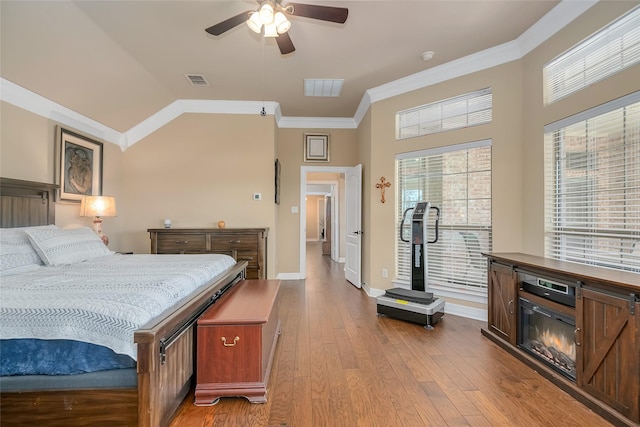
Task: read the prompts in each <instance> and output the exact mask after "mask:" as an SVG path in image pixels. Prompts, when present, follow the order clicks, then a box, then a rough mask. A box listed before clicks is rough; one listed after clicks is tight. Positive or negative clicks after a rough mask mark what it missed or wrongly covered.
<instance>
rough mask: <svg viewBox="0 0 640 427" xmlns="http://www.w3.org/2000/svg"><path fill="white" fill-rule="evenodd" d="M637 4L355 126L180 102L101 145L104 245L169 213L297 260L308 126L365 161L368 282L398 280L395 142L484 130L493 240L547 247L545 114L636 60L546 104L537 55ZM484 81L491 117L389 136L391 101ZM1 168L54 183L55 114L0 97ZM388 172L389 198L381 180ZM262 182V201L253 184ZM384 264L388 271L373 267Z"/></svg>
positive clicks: (552, 52)
mask: <svg viewBox="0 0 640 427" xmlns="http://www.w3.org/2000/svg"><path fill="white" fill-rule="evenodd" d="M636 4H638V2H600V3H598V4H596V5H595V6H593V7H592V8H591V9H590V10H588V11H587V12H586V13H585V14H583V15H582V16H580V17H579V18H577V19H576V20H575V21H574V22H573V23H572V24H570V25H569V26H568V27H567V28H565V29H563V30H561V31H560V32H559V33H558V34H557V35H555V36H554V37H552V38H551V39H549V40H548V41H547V42H545V43H543V44H542V45H541V46H540V47H539V48H537V49H535V50H534V51H533V52H531V53H530V54H528V55H527V56H526V57H525V58H523V59H522V60H519V61H514V62H512V63H508V64H504V65H501V66H498V67H494V68H492V69H489V70H485V71H481V72H477V73H474V74H472V75H469V76H464V77H460V78H456V79H453V80H450V81H447V82H444V83H440V84H436V85H433V86H429V87H425V88H422V89H419V90H416V91H413V92H410V93H407V94H403V95H400V96H396V97H393V98H390V99H386V100H383V101H380V102H377V103H375V104H374V105H372V106H371V108H370V109H369V111H368V112H367V113H366V115H365V116H364V118H363V120H362V121H361V123H360V126H359V128H358V129H357V130H352V129H328V130H327V129H286V128H285V129H278V128H277V127H276V125H275V123H274V120H273V118H272V117H267V118H263V117H260V116H258V115H255V116H253V115H224V114H222V115H208V114H185V115H182V116H180V117H179V118H177V119H176V120H174V121H172V122H171V123H169V124H167V125H166V126H164V127H163V128H161V129H159V130H158V131H156V132H154V133H153V134H151V135H150V136H148V137H147V138H145V139H144V140H142V141H140V142H138V143H137V144H135V145H134V146H133V147H131V148H129V149H127V150H126V151H125V152H122V151H121V150H120V148H119V147H117V146H115V145H113V144H109V143H105V144H104V160H105V164H104V191H103V192H104V194H109V195H114V196H116V197H117V200H118V211H119V216H118V217H117V218H108V219H105V221H104V229H105V233H106V234H108V235H109V236H110V237H111V245H110V247H111V249H113V250H119V251H135V252H148V250H149V238H148V234H147V232H146V230H147V228H149V227H160V226H162V220H163V219H164V218H167V217H169V218H171V219H172V220H173V222H174V226H175V227H179V226H185V227H195V226H198V227H200V226H201V227H210V226H214V225H215V223H216V222H217V221H218V220H225V221H226V222H227V224H228V226H229V227H254V226H255V227H269V228H270V229H271V232H270V235H269V249H268V250H269V252H268V254H269V261H268V262H269V264H268V271H269V276H270V277H274V276H275V275H276V274H278V273H282V274H289V273H291V274H294V273H298V272H299V271H300V269H299V267H300V266H299V260H300V257H299V254H300V246H299V245H300V235H299V233H300V231H299V230H300V220H301V219H300V216H299V213H294V212H292V207H298V208H300V206H299V205H300V173H301V172H300V171H301V169H300V168H301V167H302V166H309V165H313V166H317V165H318V163H313V164H311V163H305V162H303V159H302V157H303V136H304V133H305V132H318V133H328V134H329V135H330V146H331V152H330V158H331V161H330V162H328V163H326V164H322V165H326V166H344V167H348V166H354V165H356V164H359V163H360V164H362V165H363V204H362V206H363V210H362V221H363V230H364V234H363V236H362V243H363V246H362V249H363V252H362V280H363V282H364V283H365V288H377V289H386V288H389V287H391V286H392V284H391V279H392V278H393V277H395V271H394V257H395V255H394V241H395V236H396V233H397V230H396V226H395V191H396V190H395V186H396V184H397V182H395V181H396V179H395V168H394V164H395V163H394V158H395V155H396V154H398V153H404V152H410V151H415V150H422V149H427V148H433V147H439V146H443V145H451V144H458V143H463V142H470V141H476V140H482V139H491V140H492V141H493V149H492V152H493V182H492V196H493V230H494V240H493V249H494V250H495V251H524V252H528V253H533V254H542V253H543V242H544V240H543V232H544V223H543V187H542V184H543V180H542V173H543V168H544V164H543V159H542V141H543V126H544V125H545V124H547V123H550V122H552V121H554V120H557V119H559V118H562V117H566V116H567V115H570V114H572V113H575V112H578V111H582V110H584V109H586V108H590V107H593V106H595V105H598V104H601V103H603V102H606V101H608V100H611V99H614V98H616V97H619V96H621V95H624V94H627V93H630V92H633V91H636V90H638V89H640V87H639V86H640V85H639V81H640V79H638V76H639V75H640V66H636V67H634V68H632V69H630V70H627V71H625V72H622V73H619V74H618V75H616V76H614V77H612V78H610V79H608V80H606V81H604V82H601V83H598V84H595V85H593V86H592V87H590V88H587V89H586V90H584V91H582V92H580V93H578V94H575V95H572V96H570V97H568V98H567V99H565V100H562V101H560V102H558V103H556V104H554V105H553V106H550V107H544V106H543V105H542V77H541V74H542V71H541V67H542V65H543V64H544V63H546V62H547V61H549V60H550V59H552V58H553V57H554V56H556V55H557V54H559V53H561V52H563V51H564V50H566V49H568V48H569V47H571V46H573V45H574V44H575V43H577V42H578V41H580V40H581V39H583V38H584V37H586V36H588V35H589V34H591V33H593V32H595V31H596V30H598V29H599V28H601V27H603V26H604V25H606V24H607V23H609V22H610V21H611V20H613V19H614V18H615V17H617V16H619V15H621V14H622V13H624V12H625V11H627V10H629V9H631V8H632V7H633V6H635V5H636ZM483 87H492V88H493V99H494V110H493V112H494V115H493V122H492V123H491V124H489V125H483V126H476V127H472V128H468V129H461V130H456V131H451V132H444V133H441V134H436V135H430V136H425V137H419V138H412V139H409V140H405V141H396V140H395V137H394V126H395V122H394V115H395V113H396V112H397V111H398V110H401V109H405V108H409V107H413V106H416V105H420V104H424V103H428V102H432V101H436V100H440V99H443V98H448V97H451V96H455V95H459V94H462V93H465V92H469V91H472V90H476V89H480V88H483ZM0 108H1V111H0V114H1V116H0V120H1V126H0V128H1V131H0V138H1V140H0V175H2V176H6V177H12V178H19V179H28V180H35V181H44V182H53V175H54V140H55V125H56V124H55V122H53V121H51V120H48V119H45V118H42V117H40V116H37V115H35V114H32V113H29V112H27V111H24V110H21V109H19V108H17V107H14V106H12V105H8V104H6V103H1V104H0ZM275 158H279V160H280V162H281V195H280V200H281V203H280V205H275V204H274V203H273V198H274V185H273V160H274V159H275ZM381 176H384V177H385V178H386V179H387V180H388V181H391V183H392V186H391V187H390V188H388V189H387V193H386V199H387V202H386V203H384V204H383V203H381V202H380V192H379V190H377V189H376V188H375V183H376V182H378V180H379V179H380V177H381ZM255 192H259V193H262V201H260V202H256V201H253V200H252V194H253V193H255ZM56 214H57V223H58V224H59V225H63V226H64V225H68V224H73V223H82V224H87V225H89V224H90V219H88V218H80V217H78V216H77V215H78V206H77V205H76V204H62V203H59V204H57V206H56ZM382 268H386V269H388V270H389V278H388V279H383V278H382V274H381V269H382Z"/></svg>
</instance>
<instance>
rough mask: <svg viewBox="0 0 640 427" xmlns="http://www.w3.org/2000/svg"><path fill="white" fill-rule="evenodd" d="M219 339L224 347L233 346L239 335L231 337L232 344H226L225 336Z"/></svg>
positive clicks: (238, 339)
mask: <svg viewBox="0 0 640 427" xmlns="http://www.w3.org/2000/svg"><path fill="white" fill-rule="evenodd" d="M220 339H221V340H222V345H224V346H225V347H233V346H234V345H236V344H237V343H238V341H240V337H235V338H234V339H233V344H227V339H226V338H225V337H222V338H220Z"/></svg>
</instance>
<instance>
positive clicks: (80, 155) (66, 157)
mask: <svg viewBox="0 0 640 427" xmlns="http://www.w3.org/2000/svg"><path fill="white" fill-rule="evenodd" d="M55 151H56V162H55V164H56V184H58V185H60V190H59V191H60V194H59V197H58V199H59V200H62V201H71V202H79V201H80V200H81V199H82V196H100V195H102V143H101V142H98V141H94V140H92V139H90V138H87V137H86V136H83V135H80V134H78V133H76V132H73V131H70V130H68V129H64V128H63V127H61V126H58V132H57V138H56V150H55Z"/></svg>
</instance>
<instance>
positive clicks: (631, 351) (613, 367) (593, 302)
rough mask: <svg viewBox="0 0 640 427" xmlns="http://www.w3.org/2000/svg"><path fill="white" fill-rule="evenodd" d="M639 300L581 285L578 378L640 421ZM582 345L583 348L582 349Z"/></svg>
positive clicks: (593, 392)
mask: <svg viewBox="0 0 640 427" xmlns="http://www.w3.org/2000/svg"><path fill="white" fill-rule="evenodd" d="M639 311H640V303H638V302H635V301H633V300H632V299H631V298H630V297H626V298H625V297H624V296H622V295H620V296H616V295H612V294H607V293H604V292H599V291H596V290H592V289H586V288H583V289H582V290H581V295H580V297H579V298H578V300H577V304H576V326H577V328H578V329H577V332H578V333H577V339H578V343H577V344H578V349H579V350H578V352H577V354H576V364H577V374H576V377H577V378H576V383H577V385H578V386H580V387H582V388H583V389H584V390H585V391H587V392H589V393H590V394H592V395H593V396H595V397H597V398H598V399H600V400H601V401H603V402H605V403H606V404H608V405H609V406H611V407H613V408H614V409H616V410H617V411H618V412H620V413H622V414H624V415H625V416H627V417H629V418H630V419H632V420H633V421H636V422H637V421H640V414H639V410H640V408H639V406H640V398H639V397H638V395H639V394H640V363H639V359H640V340H639V339H638V334H640V320H639V319H640V312H639ZM580 349H581V350H580Z"/></svg>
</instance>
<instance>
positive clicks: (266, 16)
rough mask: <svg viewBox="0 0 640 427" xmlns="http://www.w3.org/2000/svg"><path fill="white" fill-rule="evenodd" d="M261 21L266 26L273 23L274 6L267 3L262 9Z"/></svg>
mask: <svg viewBox="0 0 640 427" xmlns="http://www.w3.org/2000/svg"><path fill="white" fill-rule="evenodd" d="M260 20H262V23H263V24H264V25H265V26H266V25H268V24H271V23H273V6H271V5H270V4H269V3H265V4H263V5H262V6H261V7H260Z"/></svg>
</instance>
